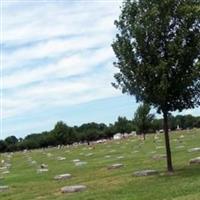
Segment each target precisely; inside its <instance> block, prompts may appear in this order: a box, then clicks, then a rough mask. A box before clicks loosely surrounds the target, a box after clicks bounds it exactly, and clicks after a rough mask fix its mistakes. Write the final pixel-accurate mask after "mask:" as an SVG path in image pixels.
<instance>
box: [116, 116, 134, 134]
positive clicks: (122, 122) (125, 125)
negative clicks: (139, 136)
mask: <svg viewBox="0 0 200 200" xmlns="http://www.w3.org/2000/svg"><path fill="white" fill-rule="evenodd" d="M114 128H115V132H120V133H130V132H131V131H132V123H131V122H130V121H129V120H128V119H127V118H126V117H118V119H117V121H116V122H115V123H114Z"/></svg>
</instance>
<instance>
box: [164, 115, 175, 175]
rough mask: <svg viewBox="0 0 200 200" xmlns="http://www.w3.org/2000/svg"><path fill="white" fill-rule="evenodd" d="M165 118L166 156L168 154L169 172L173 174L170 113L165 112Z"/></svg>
mask: <svg viewBox="0 0 200 200" xmlns="http://www.w3.org/2000/svg"><path fill="white" fill-rule="evenodd" d="M163 118H164V134H165V147H166V154H167V170H168V172H173V166H172V158H171V149H170V141H169V131H168V113H167V112H163Z"/></svg>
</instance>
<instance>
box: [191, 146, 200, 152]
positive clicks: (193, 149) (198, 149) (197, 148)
mask: <svg viewBox="0 0 200 200" xmlns="http://www.w3.org/2000/svg"><path fill="white" fill-rule="evenodd" d="M196 151H200V147H196V148H192V149H189V150H188V152H196Z"/></svg>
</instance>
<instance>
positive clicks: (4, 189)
mask: <svg viewBox="0 0 200 200" xmlns="http://www.w3.org/2000/svg"><path fill="white" fill-rule="evenodd" d="M8 189H9V187H8V186H7V185H1V186H0V192H5V191H7V190H8Z"/></svg>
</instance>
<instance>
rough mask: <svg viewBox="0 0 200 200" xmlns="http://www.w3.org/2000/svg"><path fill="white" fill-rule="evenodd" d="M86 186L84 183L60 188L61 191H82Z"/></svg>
mask: <svg viewBox="0 0 200 200" xmlns="http://www.w3.org/2000/svg"><path fill="white" fill-rule="evenodd" d="M86 188H87V187H86V186H85V185H73V186H65V187H62V188H61V192H62V193H72V192H81V191H84V190H85V189H86Z"/></svg>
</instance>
